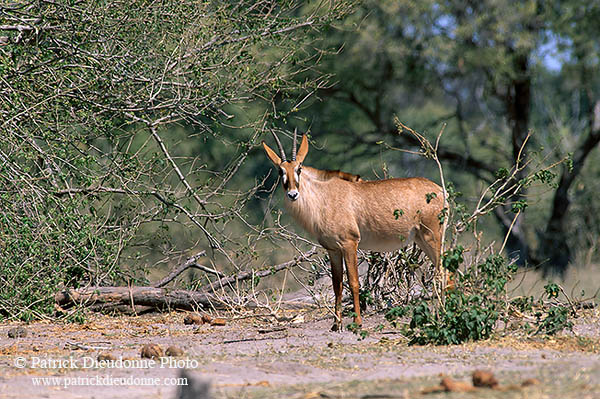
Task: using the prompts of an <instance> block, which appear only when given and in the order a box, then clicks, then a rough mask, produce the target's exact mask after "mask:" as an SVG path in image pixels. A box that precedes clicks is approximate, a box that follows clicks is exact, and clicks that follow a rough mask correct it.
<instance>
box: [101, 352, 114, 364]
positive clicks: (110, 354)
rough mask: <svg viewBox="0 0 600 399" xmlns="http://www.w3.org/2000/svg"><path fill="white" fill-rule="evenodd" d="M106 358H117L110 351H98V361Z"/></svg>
mask: <svg viewBox="0 0 600 399" xmlns="http://www.w3.org/2000/svg"><path fill="white" fill-rule="evenodd" d="M107 360H117V358H116V357H115V355H113V354H112V353H100V354H99V355H98V361H99V362H102V361H107Z"/></svg>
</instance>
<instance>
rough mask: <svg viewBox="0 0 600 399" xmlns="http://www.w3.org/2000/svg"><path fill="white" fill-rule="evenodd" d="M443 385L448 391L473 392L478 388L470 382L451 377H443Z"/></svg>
mask: <svg viewBox="0 0 600 399" xmlns="http://www.w3.org/2000/svg"><path fill="white" fill-rule="evenodd" d="M441 386H442V387H444V389H445V390H446V391H448V392H471V391H474V390H475V389H476V388H475V387H474V386H473V385H471V384H469V383H468V382H462V381H454V380H453V379H452V378H450V377H444V378H442V383H441Z"/></svg>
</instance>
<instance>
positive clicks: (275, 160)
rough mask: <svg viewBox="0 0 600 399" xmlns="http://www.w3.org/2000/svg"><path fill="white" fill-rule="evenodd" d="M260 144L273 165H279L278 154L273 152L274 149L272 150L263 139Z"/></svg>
mask: <svg viewBox="0 0 600 399" xmlns="http://www.w3.org/2000/svg"><path fill="white" fill-rule="evenodd" d="M262 145H263V148H264V149H265V152H266V153H267V158H269V159H270V160H271V162H273V164H274V165H275V166H279V165H281V158H279V156H278V155H277V154H275V151H273V150H272V149H271V148H270V147H269V146H268V145H267V143H265V142H264V141H263V142H262Z"/></svg>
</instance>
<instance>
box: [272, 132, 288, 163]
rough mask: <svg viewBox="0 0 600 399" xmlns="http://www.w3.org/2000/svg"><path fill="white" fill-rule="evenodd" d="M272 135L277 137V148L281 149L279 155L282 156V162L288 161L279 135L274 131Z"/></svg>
mask: <svg viewBox="0 0 600 399" xmlns="http://www.w3.org/2000/svg"><path fill="white" fill-rule="evenodd" d="M271 133H273V137H275V141H276V142H277V147H279V153H280V154H281V160H282V161H286V159H285V151H283V146H282V145H281V141H279V137H277V135H276V134H275V132H274V131H272V130H271Z"/></svg>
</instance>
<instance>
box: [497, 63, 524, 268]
mask: <svg viewBox="0 0 600 399" xmlns="http://www.w3.org/2000/svg"><path fill="white" fill-rule="evenodd" d="M514 71H515V74H516V77H515V78H514V79H513V80H512V81H511V83H510V84H509V87H508V90H507V93H506V96H505V105H506V111H507V117H508V124H509V127H510V129H511V139H512V155H513V163H515V164H516V162H517V161H518V162H519V163H520V164H522V163H523V162H525V158H526V152H525V151H524V150H523V151H522V149H523V146H524V144H525V140H526V139H527V135H528V134H529V116H530V113H531V76H530V73H529V62H528V57H527V54H520V55H515V58H514ZM519 157H520V158H519ZM526 175H527V171H526V170H525V169H523V170H522V171H520V172H519V173H518V174H517V176H516V179H517V181H518V180H521V179H522V178H524V177H525V176H526ZM522 194H523V195H524V194H525V192H522ZM511 203H512V201H511V202H509V203H508V204H506V205H505V206H503V207H502V209H501V211H503V212H504V213H505V214H508V213H510V212H511V210H510V209H511ZM508 219H510V222H512V218H499V220H500V222H501V223H502V226H503V227H504V233H505V234H508V232H509V228H510V223H506V220H508ZM524 226H525V215H524V214H521V215H519V217H518V218H517V220H516V221H515V223H514V225H513V227H512V231H511V233H510V235H509V237H508V240H507V242H506V251H507V253H508V254H509V256H510V257H515V256H516V257H518V260H517V263H518V264H520V265H523V264H525V262H526V261H528V260H529V256H530V254H529V244H528V242H527V236H526V234H525V230H524Z"/></svg>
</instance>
